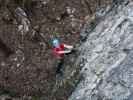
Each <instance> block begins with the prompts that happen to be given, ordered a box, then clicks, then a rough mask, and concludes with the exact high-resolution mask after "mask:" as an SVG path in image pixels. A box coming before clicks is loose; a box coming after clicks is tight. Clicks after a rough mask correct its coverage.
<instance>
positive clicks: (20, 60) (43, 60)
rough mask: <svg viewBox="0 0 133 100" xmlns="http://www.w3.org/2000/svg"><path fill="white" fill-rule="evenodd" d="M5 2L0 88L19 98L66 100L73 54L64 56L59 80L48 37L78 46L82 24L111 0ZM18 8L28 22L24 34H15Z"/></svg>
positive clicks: (1, 18) (1, 22)
mask: <svg viewBox="0 0 133 100" xmlns="http://www.w3.org/2000/svg"><path fill="white" fill-rule="evenodd" d="M5 1H6V2H5ZM5 1H4V2H3V0H0V6H1V8H0V87H1V88H2V89H3V90H6V91H7V90H8V91H11V92H12V93H13V92H14V93H15V94H16V95H19V96H22V95H28V96H40V95H43V96H44V95H45V97H44V98H45V99H46V100H67V97H68V96H69V95H70V94H71V92H72V90H73V86H72V85H70V84H68V83H69V82H71V81H72V80H76V79H77V73H75V74H74V75H72V76H71V74H72V72H73V71H75V70H76V71H77V66H76V65H75V64H74V63H75V60H76V57H77V53H76V54H75V53H74V54H71V55H69V56H66V57H65V60H66V62H65V68H64V70H63V72H64V78H63V79H62V80H59V79H58V78H57V77H56V72H55V70H56V62H57V59H55V58H54V57H53V55H52V46H51V42H50V38H51V37H53V36H54V37H58V38H60V39H61V41H62V42H64V43H66V44H70V45H76V44H78V43H79V41H80V35H79V33H80V30H81V28H82V27H83V25H84V24H85V21H86V20H88V19H90V18H91V17H92V16H94V13H95V11H96V8H97V7H101V6H103V7H105V6H107V5H108V4H110V3H111V0H42V1H46V4H43V3H45V2H43V3H42V2H41V1H39V0H38V1H36V0H33V1H32V0H30V1H32V3H31V2H30V3H26V1H25V0H20V2H15V1H16V0H5ZM22 1H25V2H24V4H23V3H22ZM3 3H4V4H3ZM18 6H20V7H21V8H23V9H24V10H25V12H26V13H27V15H28V19H29V20H30V22H31V26H30V31H29V32H28V33H25V35H22V34H21V33H20V32H19V31H18V28H17V27H18V24H19V22H18V21H17V20H16V18H15V17H14V14H13V12H14V9H15V8H16V7H18ZM33 30H35V31H36V33H35V34H33ZM40 34H41V35H40ZM42 35H43V36H44V37H43V36H42ZM70 58H71V59H70ZM68 78H69V79H68ZM62 82H64V83H63V85H61V87H60V85H59V84H62ZM56 83H58V84H56ZM57 86H59V87H57ZM45 99H43V100H45Z"/></svg>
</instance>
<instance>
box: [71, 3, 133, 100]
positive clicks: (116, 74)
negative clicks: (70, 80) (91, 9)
mask: <svg viewBox="0 0 133 100" xmlns="http://www.w3.org/2000/svg"><path fill="white" fill-rule="evenodd" d="M115 2H116V3H115V6H112V7H113V8H111V10H110V11H109V10H107V12H104V13H103V14H102V13H101V12H99V13H97V14H99V15H98V16H100V17H101V19H100V21H99V22H98V23H97V25H96V27H95V28H94V29H92V30H91V31H86V29H87V28H90V27H88V26H86V28H85V30H83V31H82V32H83V35H84V32H85V31H86V32H87V34H89V35H84V36H85V38H87V39H86V41H85V42H84V43H83V44H82V45H81V47H80V50H81V56H80V59H82V58H84V59H85V60H86V62H84V63H83V64H80V65H82V66H83V68H82V71H81V73H82V74H83V76H84V80H82V81H81V82H80V83H79V84H78V86H77V88H76V89H75V91H74V92H73V93H72V95H71V97H70V98H69V100H132V99H133V96H132V94H133V85H132V84H133V60H132V59H133V27H132V26H133V13H132V11H133V2H132V1H130V0H125V1H123V0H120V1H118V0H116V1H115ZM107 9H108V8H107ZM105 13H106V14H105ZM100 14H102V15H103V16H102V15H100ZM81 34H82V33H81Z"/></svg>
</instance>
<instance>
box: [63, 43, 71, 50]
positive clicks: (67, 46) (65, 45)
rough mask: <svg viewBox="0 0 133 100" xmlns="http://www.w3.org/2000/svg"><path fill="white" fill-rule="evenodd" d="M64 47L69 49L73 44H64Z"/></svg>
mask: <svg viewBox="0 0 133 100" xmlns="http://www.w3.org/2000/svg"><path fill="white" fill-rule="evenodd" d="M64 47H65V48H67V49H71V50H72V49H73V46H71V45H67V44H64Z"/></svg>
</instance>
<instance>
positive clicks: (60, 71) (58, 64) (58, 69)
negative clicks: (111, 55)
mask: <svg viewBox="0 0 133 100" xmlns="http://www.w3.org/2000/svg"><path fill="white" fill-rule="evenodd" d="M63 64H64V57H63V58H61V59H59V60H58V63H57V67H56V68H57V69H56V73H57V74H62V67H63Z"/></svg>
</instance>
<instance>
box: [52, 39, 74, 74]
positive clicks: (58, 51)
mask: <svg viewBox="0 0 133 100" xmlns="http://www.w3.org/2000/svg"><path fill="white" fill-rule="evenodd" d="M52 45H53V53H54V56H55V57H56V58H57V59H58V64H57V70H56V73H60V74H61V73H62V72H61V68H62V65H63V63H64V55H65V54H69V53H71V52H72V50H73V46H71V45H67V44H64V43H60V41H59V39H57V38H54V39H53V40H52ZM65 49H66V50H65Z"/></svg>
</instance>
